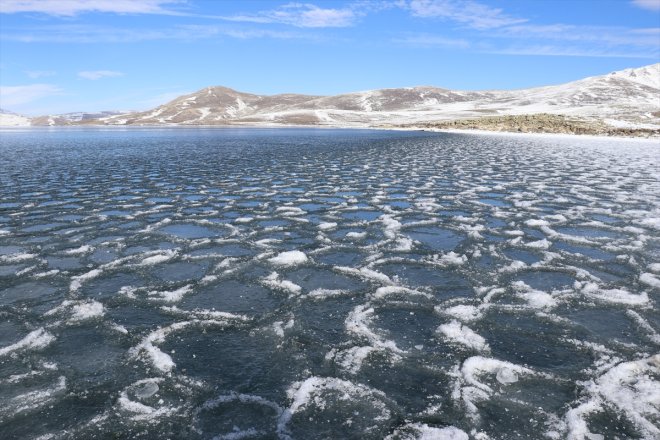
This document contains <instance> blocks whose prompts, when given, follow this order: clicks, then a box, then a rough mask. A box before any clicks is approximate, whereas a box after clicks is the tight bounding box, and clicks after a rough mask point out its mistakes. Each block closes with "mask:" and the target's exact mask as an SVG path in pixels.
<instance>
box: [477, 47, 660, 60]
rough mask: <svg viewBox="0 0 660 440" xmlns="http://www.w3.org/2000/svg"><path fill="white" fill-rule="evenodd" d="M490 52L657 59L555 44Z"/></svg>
mask: <svg viewBox="0 0 660 440" xmlns="http://www.w3.org/2000/svg"><path fill="white" fill-rule="evenodd" d="M488 53H493V54H499V55H527V56H546V57H547V56H552V57H582V58H584V57H587V58H638V59H656V58H657V55H653V54H649V53H647V52H641V51H639V50H637V51H625V50H619V51H617V50H616V49H593V48H587V47H570V46H564V45H562V46H553V45H518V46H512V47H507V48H503V49H493V50H490V51H488Z"/></svg>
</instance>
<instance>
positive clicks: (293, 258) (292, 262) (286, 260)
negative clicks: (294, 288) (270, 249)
mask: <svg viewBox="0 0 660 440" xmlns="http://www.w3.org/2000/svg"><path fill="white" fill-rule="evenodd" d="M268 261H269V262H271V263H272V264H275V265H278V266H297V265H299V264H304V263H306V262H307V261H308V258H307V255H305V253H304V252H301V251H288V252H282V253H281V254H279V255H277V256H276V257H273V258H270V259H268Z"/></svg>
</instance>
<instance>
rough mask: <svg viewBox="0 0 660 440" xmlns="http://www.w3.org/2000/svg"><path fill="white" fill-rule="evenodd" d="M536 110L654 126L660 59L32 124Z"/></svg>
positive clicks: (342, 118)
mask: <svg viewBox="0 0 660 440" xmlns="http://www.w3.org/2000/svg"><path fill="white" fill-rule="evenodd" d="M538 114H553V115H562V116H565V117H571V118H580V119H583V120H584V121H587V122H589V121H596V122H598V123H599V124H604V125H605V126H611V127H616V128H630V129H637V128H639V129H646V130H656V129H658V130H660V63H658V64H653V65H649V66H645V67H640V68H635V69H626V70H621V71H617V72H612V73H609V74H606V75H602V76H594V77H589V78H584V79H581V80H578V81H574V82H569V83H566V84H560V85H554V86H546V87H536V88H530V89H521V90H489V91H456V90H448V89H442V88H437V87H432V86H420V87H406V88H395V89H380V90H370V91H364V92H355V93H347V94H341V95H336V96H311V95H299V94H280V95H271V96H266V95H256V94H251V93H244V92H239V91H236V90H233V89H229V88H227V87H219V86H216V87H206V88H204V89H201V90H199V91H197V92H195V93H192V94H189V95H184V96H181V97H179V98H176V99H174V100H172V101H170V102H168V103H166V104H163V105H161V106H158V107H156V108H154V109H152V110H148V111H142V112H129V113H121V114H104V115H99V116H98V117H97V118H95V119H92V118H78V119H77V120H75V119H73V118H70V117H69V118H67V117H62V116H46V117H39V118H33V119H32V120H31V123H32V124H33V125H71V124H101V125H257V126H271V125H311V126H342V127H345V126H347V127H394V126H413V125H415V124H418V125H426V126H429V124H433V123H434V122H443V121H445V122H446V121H455V120H462V119H470V120H474V119H475V118H476V119H478V118H481V117H485V116H488V117H498V116H506V115H538Z"/></svg>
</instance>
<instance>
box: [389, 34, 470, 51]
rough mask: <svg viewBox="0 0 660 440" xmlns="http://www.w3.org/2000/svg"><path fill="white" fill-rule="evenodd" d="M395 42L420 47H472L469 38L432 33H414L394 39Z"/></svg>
mask: <svg viewBox="0 0 660 440" xmlns="http://www.w3.org/2000/svg"><path fill="white" fill-rule="evenodd" d="M393 42H394V43H402V44H406V45H410V46H418V47H448V48H458V49H467V48H469V47H470V43H469V42H468V41H467V40H463V39H455V38H447V37H443V36H440V35H430V34H421V35H412V36H408V37H405V38H398V39H394V40H393Z"/></svg>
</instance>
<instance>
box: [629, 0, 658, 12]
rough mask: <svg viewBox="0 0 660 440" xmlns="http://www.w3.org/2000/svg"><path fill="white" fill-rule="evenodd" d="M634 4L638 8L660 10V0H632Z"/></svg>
mask: <svg viewBox="0 0 660 440" xmlns="http://www.w3.org/2000/svg"><path fill="white" fill-rule="evenodd" d="M632 4H633V5H635V6H637V7H638V8H642V9H649V10H651V11H660V0H632Z"/></svg>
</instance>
